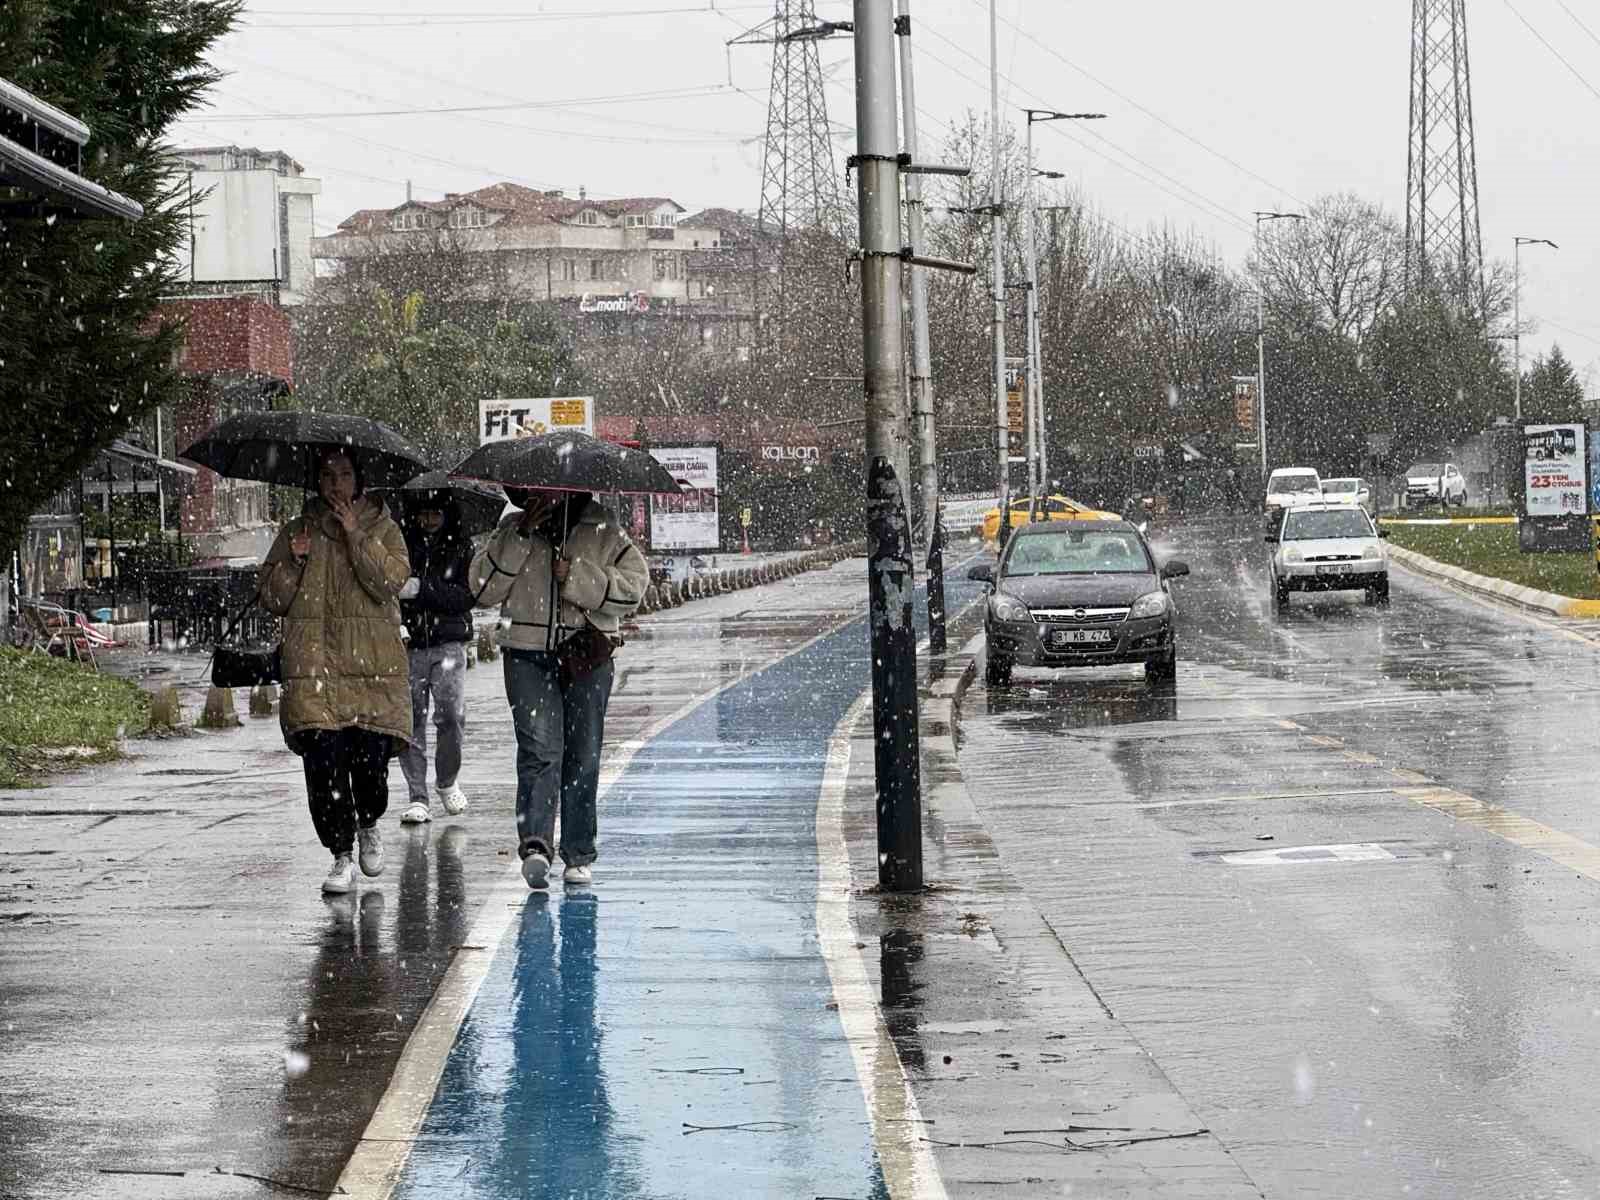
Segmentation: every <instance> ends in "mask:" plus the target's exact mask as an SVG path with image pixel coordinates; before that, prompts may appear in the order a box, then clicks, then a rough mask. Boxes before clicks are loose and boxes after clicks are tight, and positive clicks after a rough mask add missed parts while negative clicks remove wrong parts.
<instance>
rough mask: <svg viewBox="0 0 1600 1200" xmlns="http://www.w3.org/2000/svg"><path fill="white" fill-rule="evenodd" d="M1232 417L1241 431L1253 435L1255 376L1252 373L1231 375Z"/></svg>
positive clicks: (1254, 422)
mask: <svg viewBox="0 0 1600 1200" xmlns="http://www.w3.org/2000/svg"><path fill="white" fill-rule="evenodd" d="M1233 419H1234V421H1235V422H1236V423H1237V424H1238V426H1239V429H1240V431H1241V432H1244V433H1248V434H1250V435H1251V436H1252V437H1254V436H1255V432H1256V377H1255V376H1254V375H1235V376H1234V377H1233Z"/></svg>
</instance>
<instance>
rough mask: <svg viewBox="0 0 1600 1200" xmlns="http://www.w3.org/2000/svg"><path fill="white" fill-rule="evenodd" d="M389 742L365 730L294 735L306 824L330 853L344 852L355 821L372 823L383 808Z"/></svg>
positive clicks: (353, 838) (350, 843)
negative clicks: (303, 788)
mask: <svg viewBox="0 0 1600 1200" xmlns="http://www.w3.org/2000/svg"><path fill="white" fill-rule="evenodd" d="M392 745H393V739H391V738H390V737H389V735H388V734H386V733H373V732H371V731H370V730H366V729H355V728H349V729H307V730H304V731H303V732H301V733H298V734H296V735H295V748H296V749H297V750H299V751H300V756H301V759H302V762H303V765H304V766H305V772H306V799H307V800H309V801H310V804H311V823H312V824H313V825H315V826H316V828H317V838H318V840H320V841H321V842H322V844H323V845H324V846H326V847H327V848H328V849H329V850H331V851H333V853H334V854H349V853H350V852H351V851H352V850H353V849H354V848H355V843H356V825H357V823H358V822H359V823H360V824H361V825H363V826H367V825H371V824H372V823H373V822H374V821H376V820H377V819H378V818H379V817H381V816H383V814H384V812H385V810H386V809H388V807H389V751H390V749H391V747H392Z"/></svg>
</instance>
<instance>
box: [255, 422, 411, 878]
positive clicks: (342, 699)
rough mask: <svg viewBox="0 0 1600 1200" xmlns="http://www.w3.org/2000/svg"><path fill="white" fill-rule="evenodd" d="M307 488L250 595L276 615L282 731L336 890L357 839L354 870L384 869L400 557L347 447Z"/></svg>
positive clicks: (398, 650)
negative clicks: (313, 494) (301, 772)
mask: <svg viewBox="0 0 1600 1200" xmlns="http://www.w3.org/2000/svg"><path fill="white" fill-rule="evenodd" d="M318 493H319V494H318V496H317V498H315V499H313V500H310V501H308V502H307V504H306V509H305V512H304V513H303V514H302V515H301V516H299V517H297V518H295V519H294V520H293V521H291V522H289V523H288V524H287V525H285V526H284V528H283V529H282V530H281V531H280V532H279V534H278V537H277V540H276V541H275V542H274V543H273V546H272V549H271V551H270V552H268V554H267V559H266V562H265V563H263V564H262V574H261V602H262V605H263V607H265V608H266V609H267V611H269V612H272V613H275V614H276V615H278V616H280V617H282V618H283V619H284V620H283V645H282V657H283V697H282V705H281V709H280V720H281V723H282V726H283V734H284V740H285V742H287V743H288V745H289V748H290V749H291V750H293V751H294V752H295V753H296V754H298V755H300V757H301V759H302V760H303V764H304V767H305V775H306V793H307V797H308V799H309V801H310V806H311V820H312V823H313V824H314V825H315V826H316V830H317V837H318V838H319V839H320V840H321V842H322V844H323V845H324V846H326V847H327V848H328V850H329V851H330V852H331V853H332V854H333V869H332V870H331V871H330V872H329V874H328V877H327V879H325V880H324V881H323V885H322V890H323V891H325V892H329V893H341V892H348V891H349V890H350V889H351V886H352V885H353V883H354V878H355V868H354V864H353V862H352V860H351V852H352V849H353V848H354V843H355V842H356V841H357V840H358V839H359V842H360V861H361V870H362V873H363V874H366V875H377V874H379V873H381V872H382V870H383V846H382V842H381V839H380V836H379V833H378V819H379V818H380V817H381V816H383V814H384V811H385V810H386V809H387V808H388V806H389V759H390V758H392V757H394V755H395V754H397V753H398V752H399V751H400V750H401V749H403V748H404V747H405V746H406V745H407V744H408V743H409V742H410V740H411V694H410V687H409V683H408V670H407V660H406V649H405V645H404V644H403V643H402V642H401V640H400V605H399V601H398V599H397V597H398V596H399V592H400V588H401V587H402V585H404V583H405V581H406V579H407V578H408V577H409V576H410V574H411V565H410V561H409V559H408V558H407V555H406V543H405V537H404V535H403V534H402V533H401V532H400V527H399V526H398V525H396V524H395V523H394V521H393V520H391V519H390V517H389V515H388V512H387V511H386V510H385V508H384V506H383V504H382V503H380V502H379V501H377V500H374V499H373V498H372V497H370V496H367V495H366V494H365V491H364V489H363V487H362V483H361V478H360V468H359V466H358V464H357V463H356V461H355V460H354V459H353V458H351V457H350V456H349V455H347V454H345V453H343V452H342V451H331V452H329V453H326V454H324V455H323V458H322V461H321V464H320V467H319V471H318Z"/></svg>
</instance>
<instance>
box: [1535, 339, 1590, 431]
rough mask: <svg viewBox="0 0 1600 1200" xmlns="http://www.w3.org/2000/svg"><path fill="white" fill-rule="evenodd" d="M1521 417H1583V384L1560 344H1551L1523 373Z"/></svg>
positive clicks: (1564, 420)
mask: <svg viewBox="0 0 1600 1200" xmlns="http://www.w3.org/2000/svg"><path fill="white" fill-rule="evenodd" d="M1522 419H1523V420H1524V421H1527V422H1533V423H1541V422H1542V423H1549V424H1552V425H1564V424H1570V423H1575V422H1578V421H1582V420H1584V419H1585V416H1584V410H1583V384H1581V383H1579V382H1578V374H1577V372H1576V371H1574V370H1573V369H1572V363H1571V362H1570V361H1569V360H1568V358H1567V356H1566V355H1565V354H1563V353H1562V352H1561V347H1560V346H1551V347H1550V353H1549V354H1548V355H1544V356H1541V357H1539V358H1536V359H1534V360H1533V366H1532V367H1530V368H1529V369H1528V372H1527V374H1525V375H1524V376H1523V377H1522Z"/></svg>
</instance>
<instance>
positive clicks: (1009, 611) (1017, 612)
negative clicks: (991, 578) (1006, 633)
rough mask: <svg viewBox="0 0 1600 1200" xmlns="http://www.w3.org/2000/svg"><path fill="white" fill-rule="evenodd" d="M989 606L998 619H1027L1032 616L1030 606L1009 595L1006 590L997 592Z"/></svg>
mask: <svg viewBox="0 0 1600 1200" xmlns="http://www.w3.org/2000/svg"><path fill="white" fill-rule="evenodd" d="M989 608H990V610H991V611H993V613H994V615H995V619H996V620H998V621H1027V620H1029V619H1031V618H1030V615H1029V613H1028V606H1027V605H1026V604H1024V603H1023V602H1022V601H1021V600H1018V599H1017V598H1016V597H1014V596H1007V595H1006V594H1005V593H1004V592H996V593H995V594H994V598H993V599H992V600H990V601H989Z"/></svg>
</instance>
